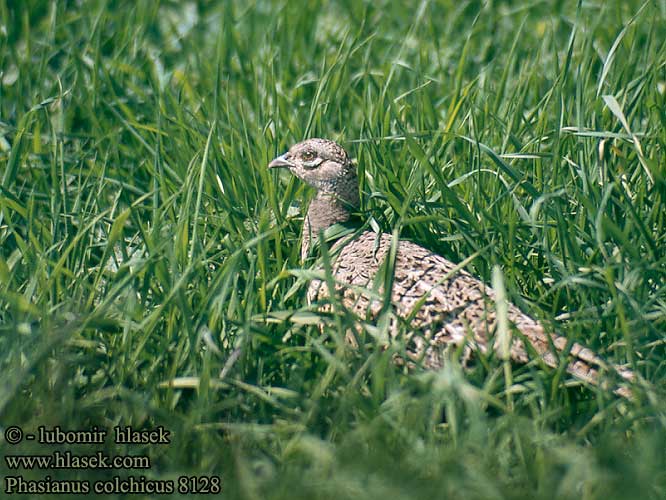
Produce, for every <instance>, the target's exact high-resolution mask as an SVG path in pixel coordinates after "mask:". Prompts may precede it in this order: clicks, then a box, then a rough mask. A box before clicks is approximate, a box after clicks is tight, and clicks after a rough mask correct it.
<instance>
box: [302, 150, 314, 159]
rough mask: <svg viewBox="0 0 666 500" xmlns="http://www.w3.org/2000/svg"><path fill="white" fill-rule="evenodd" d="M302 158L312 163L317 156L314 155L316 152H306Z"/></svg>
mask: <svg viewBox="0 0 666 500" xmlns="http://www.w3.org/2000/svg"><path fill="white" fill-rule="evenodd" d="M301 157H302V158H303V160H305V161H311V160H314V157H315V154H314V151H305V152H304V153H303V154H302V155H301Z"/></svg>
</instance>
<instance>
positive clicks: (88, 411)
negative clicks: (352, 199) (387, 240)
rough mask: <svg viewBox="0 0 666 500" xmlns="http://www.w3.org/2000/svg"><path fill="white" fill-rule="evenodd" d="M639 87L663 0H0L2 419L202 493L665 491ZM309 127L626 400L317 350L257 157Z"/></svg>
mask: <svg viewBox="0 0 666 500" xmlns="http://www.w3.org/2000/svg"><path fill="white" fill-rule="evenodd" d="M665 101H666V1H664V0H654V1H646V2H637V1H631V0H630V1H611V2H601V1H599V2H595V1H579V2H576V1H569V0H562V1H556V2H541V1H515V2H511V1H496V0H488V1H486V2H478V1H463V2H453V1H446V0H442V1H434V0H433V1H422V2H419V3H413V4H411V3H405V4H404V5H399V4H398V3H395V2H377V1H374V2H352V1H340V2H327V1H323V0H322V1H314V0H312V1H307V2H287V1H283V2H267V1H257V2H235V1H223V2H208V1H199V2H193V1H183V2H168V1H161V2H153V1H137V2H129V1H125V2H105V1H68V2H56V1H38V0H22V1H8V0H0V183H1V184H0V369H1V371H2V379H3V383H2V384H0V426H1V427H2V429H3V431H4V429H5V428H6V427H7V426H8V425H13V424H19V425H21V426H23V427H24V429H25V430H26V431H30V430H34V429H36V427H37V426H39V425H45V426H47V427H50V426H55V425H60V426H62V427H63V428H64V429H87V428H90V427H91V426H92V425H97V426H100V427H105V428H106V427H109V428H110V427H113V426H114V425H132V426H134V427H136V428H141V427H152V426H157V425H163V426H165V427H166V428H167V429H169V430H170V431H171V433H172V434H171V435H172V443H171V445H169V446H163V445H162V446H160V445H141V446H121V445H114V444H113V443H112V442H111V440H110V439H109V440H107V441H109V442H107V443H106V445H105V447H104V449H105V451H107V452H108V453H112V454H125V453H132V454H147V455H148V456H150V457H151V460H152V464H153V467H152V468H151V470H149V471H142V472H141V473H142V474H146V475H147V476H148V477H150V478H153V479H175V478H177V477H178V476H179V475H211V474H215V475H219V476H221V477H222V489H223V494H222V496H223V497H224V498H247V499H255V498H256V499H260V498H262V499H263V498H308V499H309V498H383V499H384V498H478V499H495V498H497V499H514V498H516V499H518V498H539V499H540V498H543V499H546V498H560V499H567V498H571V499H573V498H576V499H579V498H583V499H597V498H603V499H616V498H617V499H620V498H655V499H657V498H664V497H666V456H665V453H664V447H665V445H666V427H665V426H666V404H665V403H664V399H663V387H664V377H665V376H666V374H665V373H664V370H665V368H666V365H665V363H664V338H665V337H664V333H665V332H666V286H665V285H666V251H665V250H664V243H665V239H666V210H664V197H665V195H666V181H665V174H666V157H665V155H664V149H665V147H666V126H665V125H666V105H665ZM312 136H320V137H327V138H331V139H335V140H339V141H340V142H342V143H343V144H344V145H345V147H346V148H347V149H348V150H350V152H351V153H352V154H353V155H354V156H355V157H357V158H358V162H359V169H360V172H361V174H362V181H361V182H362V186H361V187H362V190H363V198H364V209H365V210H367V213H368V214H369V216H370V215H371V216H372V217H373V218H374V219H375V221H376V222H377V224H378V225H380V226H381V227H383V228H384V229H386V230H390V229H391V228H393V227H396V226H399V227H400V228H401V231H402V235H403V236H404V237H409V238H410V239H412V240H414V241H417V242H419V243H421V244H423V245H425V246H427V247H428V248H431V249H432V250H434V251H436V252H438V253H440V254H442V255H444V256H446V257H447V258H450V259H452V260H455V261H462V260H464V259H465V258H467V257H469V256H470V255H473V254H475V252H480V255H479V257H477V258H475V259H474V260H473V261H472V262H471V263H470V265H469V266H468V268H469V269H470V271H472V272H474V273H476V274H477V275H479V276H480V277H482V278H483V279H484V280H486V281H487V282H489V281H490V276H491V269H492V267H493V266H494V265H500V266H501V268H502V270H503V273H504V281H505V282H506V286H507V288H508V292H509V295H510V297H511V299H512V300H513V301H514V302H516V303H517V304H518V305H520V307H521V308H523V309H524V310H526V311H528V312H529V313H530V314H532V315H533V316H535V317H537V318H539V319H540V320H542V321H544V322H545V323H546V324H549V325H552V326H553V327H554V328H555V329H556V330H557V331H559V332H561V333H562V334H564V335H566V336H568V337H569V338H572V339H575V340H577V341H580V342H581V343H584V344H586V345H588V346H590V347H592V348H594V349H596V350H597V351H599V352H600V353H601V354H602V355H603V356H604V357H605V358H606V359H608V360H611V361H613V362H615V363H619V364H626V365H628V366H630V367H632V368H633V369H634V370H635V371H636V372H637V373H638V374H640V380H641V382H640V383H639V384H638V385H637V387H636V388H635V392H636V394H637V398H636V400H635V401H631V402H620V401H618V400H617V398H615V397H614V396H613V395H612V394H609V393H608V392H605V391H601V390H598V389H594V388H589V387H581V386H580V385H577V384H575V383H572V381H570V380H568V378H567V376H566V374H565V373H563V371H562V370H559V371H558V370H549V369H546V368H545V367H543V366H541V365H539V364H533V365H529V366H527V367H514V370H513V373H512V379H511V381H506V380H504V375H503V371H502V365H501V361H498V360H497V359H493V358H492V357H489V358H487V359H485V358H484V359H481V360H480V361H481V362H478V363H476V364H475V365H474V366H472V367H471V368H470V369H469V370H467V371H464V372H463V371H462V370H461V368H460V366H459V364H458V363H457V362H455V360H452V362H451V364H450V365H449V366H447V367H446V368H445V369H444V370H443V371H442V372H440V373H423V372H419V371H416V372H413V373H409V372H406V371H404V370H403V368H400V367H396V366H394V365H393V364H392V363H391V354H392V353H391V352H390V350H389V351H383V350H382V349H381V348H379V347H378V346H377V345H376V344H373V342H368V344H367V345H366V346H364V348H363V349H361V350H359V351H353V350H351V349H350V348H348V347H346V346H345V345H344V343H342V342H341V341H340V338H341V332H344V331H345V329H346V327H347V326H349V325H350V324H351V323H352V322H353V321H354V320H355V319H354V318H353V317H350V316H349V315H345V314H334V315H328V316H327V315H323V314H322V313H318V312H317V311H315V310H310V309H308V307H307V305H306V301H305V297H304V292H305V287H306V286H307V284H306V282H305V277H306V276H307V274H304V273H303V272H302V271H300V266H301V264H300V262H299V248H298V239H299V231H300V227H301V223H302V211H303V210H302V208H303V206H304V205H303V204H304V202H305V200H306V199H307V197H308V196H309V194H310V193H309V191H308V190H306V189H304V188H303V186H301V185H300V184H299V183H297V182H295V181H294V180H293V179H291V178H290V177H289V176H288V175H286V174H285V175H282V174H280V175H278V174H275V173H269V172H268V171H267V169H266V165H267V163H268V161H269V160H270V159H271V158H272V157H274V156H275V155H276V154H278V153H280V152H283V151H284V150H285V149H286V148H287V147H288V146H289V145H290V144H292V143H293V142H295V141H298V140H301V139H303V138H305V137H312ZM319 323H321V324H324V325H325V326H324V327H323V332H322V331H321V330H320V328H319V326H318V324H319ZM385 327H386V324H382V323H381V321H380V324H379V325H378V329H379V330H381V329H382V328H385ZM368 328H370V326H369V327H368ZM507 389H509V390H508V391H507ZM509 392H510V393H511V395H510V396H509V394H508V393H509ZM0 447H1V449H2V453H3V454H7V453H41V454H44V453H46V452H49V451H50V449H45V447H44V446H39V445H37V444H34V443H23V444H22V445H20V446H10V445H8V444H7V443H6V442H5V441H4V440H2V441H0ZM58 449H63V448H62V447H60V448H58ZM86 449H88V450H89V451H91V452H94V451H96V450H97V448H92V447H85V446H73V447H71V450H72V451H74V452H76V453H81V452H82V451H83V450H86ZM0 467H2V470H3V474H9V473H10V472H9V471H7V470H6V468H5V464H4V463H3V464H2V466H0ZM46 474H47V473H46V472H45V471H39V470H33V471H23V472H22V475H23V476H24V477H26V478H32V479H43V478H44V476H45V475H46ZM127 474H133V475H137V472H136V471H124V472H121V475H127ZM50 475H51V476H52V477H60V476H61V475H62V476H63V477H73V478H81V479H94V478H108V477H109V476H110V474H109V471H85V470H82V471H73V472H72V471H70V472H63V473H62V474H60V473H59V472H58V473H53V472H51V473H50ZM191 496H192V495H191Z"/></svg>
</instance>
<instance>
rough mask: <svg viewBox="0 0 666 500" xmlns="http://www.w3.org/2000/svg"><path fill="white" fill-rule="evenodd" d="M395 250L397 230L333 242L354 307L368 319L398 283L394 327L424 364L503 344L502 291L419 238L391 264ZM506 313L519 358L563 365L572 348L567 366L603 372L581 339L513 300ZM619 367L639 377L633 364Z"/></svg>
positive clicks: (584, 372)
mask: <svg viewBox="0 0 666 500" xmlns="http://www.w3.org/2000/svg"><path fill="white" fill-rule="evenodd" d="M390 250H391V235H388V234H382V235H378V234H376V233H374V232H371V231H366V232H364V233H362V234H361V235H359V236H356V237H355V238H352V239H347V240H343V241H340V242H339V243H337V244H336V245H335V246H334V247H333V248H332V253H333V255H334V258H335V260H334V263H333V268H332V271H333V276H334V279H335V281H336V283H338V284H339V286H338V289H339V290H340V293H341V294H342V301H343V304H344V305H345V306H346V307H347V308H349V309H350V310H353V311H354V312H355V313H356V314H357V315H358V316H359V317H361V318H366V319H373V318H375V317H376V316H377V315H378V314H379V313H380V311H381V310H382V307H383V301H382V300H381V298H380V297H381V296H382V295H383V289H384V287H383V285H384V283H385V282H386V283H391V293H390V297H391V303H392V305H393V307H394V310H395V312H396V313H397V317H399V318H401V319H402V320H404V321H406V322H407V325H406V328H402V329H399V328H397V326H398V325H397V324H393V325H392V328H391V331H392V332H391V333H392V335H395V334H396V332H397V331H404V332H407V333H406V338H404V339H402V341H403V342H404V345H405V351H406V354H407V356H408V357H409V358H411V361H412V362H417V363H420V364H422V365H423V366H424V367H425V368H431V369H437V368H439V367H441V366H442V363H443V362H444V359H445V350H446V349H448V348H450V347H452V346H462V347H463V348H464V349H465V350H467V351H474V350H480V351H482V352H487V351H488V349H489V348H491V347H492V348H494V349H497V348H498V336H496V335H495V333H496V331H497V325H498V317H497V311H496V305H497V303H496V302H497V297H496V293H495V291H494V290H493V289H492V288H490V287H488V286H486V285H485V284H484V283H483V282H482V281H480V280H478V279H477V278H475V277H473V276H472V275H471V274H469V273H468V272H467V271H465V270H464V269H460V268H459V267H458V266H456V265H455V264H454V263H452V262H451V261H449V260H447V259H445V258H444V257H442V256H440V255H437V254H434V253H432V252H430V251H429V250H427V249H425V248H423V247H421V246H419V245H417V244H415V243H412V242H409V241H403V240H401V241H399V243H398V244H397V252H396V254H395V259H394V260H393V265H392V266H391V262H390V261H391V260H392V259H390V258H388V259H387V257H388V256H389V254H390ZM387 265H388V266H389V268H391V267H392V280H390V279H389V280H388V281H385V279H384V276H388V275H387V274H386V273H383V272H382V271H385V270H386V267H385V266H387ZM378 273H379V274H378ZM389 274H391V273H389ZM377 276H381V277H380V278H379V279H378V278H377ZM373 289H374V292H373V291H372V290H373ZM364 290H370V291H364ZM308 296H309V298H310V299H311V300H312V299H324V298H325V297H327V296H328V290H327V287H326V284H325V283H322V282H319V281H313V282H312V284H311V285H310V289H309V292H308ZM507 318H508V320H509V323H510V330H511V331H512V332H513V335H512V340H511V343H510V346H509V347H510V353H509V354H510V357H511V359H512V360H514V361H516V362H520V363H526V362H528V361H529V359H530V357H531V356H530V354H536V355H537V356H539V357H541V358H542V359H543V360H544V362H545V363H546V364H547V365H549V366H551V367H557V366H558V365H559V354H562V353H565V352H566V353H567V354H568V355H569V356H570V358H571V359H570V360H569V361H568V365H567V370H568V371H569V372H570V373H572V374H573V375H574V376H576V377H577V378H579V379H582V380H584V381H587V382H590V383H594V384H596V383H598V381H599V371H600V370H601V369H603V368H604V367H606V365H605V364H604V362H603V361H602V360H601V359H600V358H599V357H598V356H596V355H595V354H594V353H593V352H592V351H591V350H590V349H587V348H585V347H583V346H581V345H579V344H577V343H573V344H572V345H571V346H570V347H569V346H568V342H567V339H566V338H564V337H561V336H557V335H553V334H547V333H546V332H545V330H544V327H543V326H542V325H541V324H540V323H539V322H538V321H536V320H534V319H533V318H531V317H530V316H528V315H526V314H524V313H523V312H522V311H520V310H519V309H518V308H517V307H516V306H514V305H513V304H511V303H508V304H507ZM394 323H395V322H394ZM526 344H528V345H529V347H527V346H526ZM567 351H568V352H567ZM616 371H618V372H619V373H620V375H622V376H623V377H624V378H627V379H631V378H632V374H631V372H629V371H628V370H622V369H619V368H616ZM618 391H619V392H624V389H619V390H618Z"/></svg>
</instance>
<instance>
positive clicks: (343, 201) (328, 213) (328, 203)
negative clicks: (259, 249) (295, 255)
mask: <svg viewBox="0 0 666 500" xmlns="http://www.w3.org/2000/svg"><path fill="white" fill-rule="evenodd" d="M358 206H359V197H358V186H357V184H356V180H354V184H353V185H351V184H350V186H349V190H348V191H347V193H346V195H345V196H344V197H343V196H342V195H339V194H335V193H331V192H326V191H318V192H317V195H316V196H315V197H314V199H313V200H312V202H310V206H309V207H308V212H307V214H306V215H305V221H304V223H303V241H302V244H301V258H302V259H303V260H305V259H306V258H307V257H308V253H309V249H310V247H311V243H312V242H313V241H317V238H318V237H319V232H320V231H324V230H326V229H328V228H329V227H331V226H332V225H334V224H339V223H342V222H347V221H348V220H349V218H350V217H351V214H352V212H353V211H354V210H356V209H357V208H358Z"/></svg>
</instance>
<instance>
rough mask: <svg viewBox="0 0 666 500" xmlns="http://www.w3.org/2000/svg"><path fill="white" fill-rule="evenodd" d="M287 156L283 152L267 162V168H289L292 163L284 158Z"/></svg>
mask: <svg viewBox="0 0 666 500" xmlns="http://www.w3.org/2000/svg"><path fill="white" fill-rule="evenodd" d="M285 156H287V153H285V154H283V155H282V156H278V157H277V158H275V159H274V160H273V161H272V162H270V163H269V164H268V168H289V167H293V166H294V164H293V163H292V162H290V161H289V160H287V159H286V158H285Z"/></svg>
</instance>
